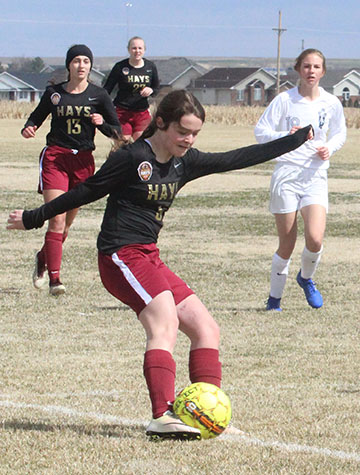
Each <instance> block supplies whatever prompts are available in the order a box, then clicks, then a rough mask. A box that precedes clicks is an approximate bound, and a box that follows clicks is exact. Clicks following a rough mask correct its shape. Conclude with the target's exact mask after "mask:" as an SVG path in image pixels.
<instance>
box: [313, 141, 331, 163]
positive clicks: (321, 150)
mask: <svg viewBox="0 0 360 475" xmlns="http://www.w3.org/2000/svg"><path fill="white" fill-rule="evenodd" d="M316 150H317V153H318V155H319V157H320V158H321V160H324V161H325V160H329V158H330V152H329V149H328V148H327V147H326V146H325V145H324V146H323V147H318V148H317V149H316Z"/></svg>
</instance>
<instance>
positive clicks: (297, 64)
mask: <svg viewBox="0 0 360 475" xmlns="http://www.w3.org/2000/svg"><path fill="white" fill-rule="evenodd" d="M308 54H317V55H318V56H319V57H320V58H321V59H322V62H323V70H324V74H325V73H326V61H325V56H324V55H323V54H322V52H321V51H320V50H318V49H315V48H308V49H304V51H302V52H301V54H299V56H298V57H297V58H296V60H295V65H294V69H295V71H297V72H299V71H300V67H301V63H302V62H303V61H304V58H305V57H306V56H307V55H308Z"/></svg>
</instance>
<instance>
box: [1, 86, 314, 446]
mask: <svg viewBox="0 0 360 475" xmlns="http://www.w3.org/2000/svg"><path fill="white" fill-rule="evenodd" d="M204 120H205V111H204V109H203V107H202V106H201V104H200V103H199V101H198V100H197V99H196V98H195V97H194V96H193V95H191V94H190V93H189V92H187V91H183V90H178V91H173V92H170V93H169V94H168V95H167V96H165V97H164V99H163V100H162V101H161V103H160V105H159V107H158V109H157V111H156V114H155V116H154V118H153V120H152V122H151V124H150V126H149V127H148V128H147V130H146V131H145V132H144V134H143V136H142V137H141V138H140V139H138V140H137V141H136V142H134V143H133V144H131V145H126V146H124V147H122V148H119V149H118V150H117V151H113V152H111V153H110V155H109V158H108V160H107V161H106V162H105V163H104V164H103V166H102V167H101V168H100V170H99V171H98V172H97V173H96V174H95V175H94V176H92V177H90V178H88V179H87V180H86V181H85V182H83V183H80V184H78V185H77V186H76V187H75V188H73V189H72V190H70V191H68V192H67V193H65V194H63V195H62V196H60V197H58V198H57V199H55V200H53V201H51V202H49V203H47V204H45V205H43V206H41V207H40V208H37V209H35V210H32V211H22V210H15V211H13V212H11V213H10V215H9V219H8V229H32V228H37V227H40V226H42V225H43V223H44V221H45V220H47V219H49V218H51V217H52V216H55V215H56V214H59V213H63V212H65V211H66V210H68V209H71V208H73V207H79V206H82V205H84V204H86V203H90V202H92V201H95V200H98V199H99V198H101V197H103V196H105V195H107V194H109V198H108V200H107V206H106V210H105V214H104V218H103V222H102V226H101V231H100V234H99V237H98V241H97V245H98V251H99V254H98V256H99V257H98V264H99V270H100V276H101V279H102V282H103V284H104V286H105V288H106V289H107V290H108V291H109V292H110V293H111V294H112V295H114V296H115V297H116V298H118V299H119V300H120V301H121V302H123V303H125V304H127V305H128V306H130V307H131V308H132V309H133V310H134V312H136V314H137V316H138V319H139V320H140V323H141V324H142V325H143V327H144V329H145V332H146V350H145V355H144V363H143V370H144V376H145V379H146V383H147V387H148V390H149V395H150V399H151V404H152V413H153V419H152V421H151V422H150V425H149V426H148V428H147V431H146V432H147V434H148V435H149V436H150V437H152V438H158V437H160V438H177V439H198V438H200V431H199V430H198V429H196V428H192V427H189V426H187V425H186V424H184V423H183V422H181V421H180V420H179V419H177V418H176V417H175V416H174V414H173V412H172V411H171V409H172V403H173V401H174V399H175V394H174V392H175V361H174V359H173V356H172V353H173V350H174V347H175V343H176V338H177V332H178V330H180V331H182V332H183V333H184V334H185V335H187V337H188V338H189V340H190V352H189V377H190V381H191V383H195V382H200V381H202V382H206V383H211V384H215V385H216V386H218V387H220V385H221V363H220V361H219V328H218V325H217V324H216V322H215V320H214V319H213V317H212V316H211V315H210V313H209V311H208V310H207V308H206V307H205V306H204V305H203V303H202V302H201V301H200V299H199V298H198V297H197V296H196V295H195V294H194V292H193V291H192V290H191V289H190V287H189V286H188V285H187V284H186V283H185V282H184V281H183V280H182V279H181V278H180V277H178V276H177V275H176V274H174V273H173V272H172V271H171V270H170V269H169V268H168V267H167V266H166V265H165V263H164V262H162V260H161V259H160V256H159V250H158V248H157V244H156V243H157V239H158V234H159V232H160V230H161V228H162V226H163V218H164V215H165V213H166V211H167V210H168V209H169V207H170V206H171V204H172V202H173V200H174V198H175V195H176V194H177V192H178V191H179V190H180V189H181V188H182V187H183V186H184V185H185V184H186V183H188V182H190V181H191V180H195V179H196V178H199V177H202V176H205V175H209V174H212V173H220V172H226V171H229V170H235V169H240V168H245V167H249V166H252V165H256V164H258V163H262V162H265V161H267V160H270V159H272V158H274V157H276V156H278V155H282V154H284V153H286V152H289V151H290V150H293V149H295V148H296V147H298V146H300V145H301V144H302V143H304V142H305V141H306V140H307V139H308V138H311V137H312V128H311V126H307V127H305V128H303V129H300V130H298V131H297V132H296V133H294V134H292V135H288V136H286V137H283V138H281V139H279V140H276V141H274V142H270V143H267V144H264V145H252V146H249V147H244V148H240V149H237V150H232V151H229V152H224V153H203V152H200V151H199V150H196V149H194V148H192V146H193V145H194V142H195V140H196V137H197V135H198V133H199V132H200V130H201V128H202V125H203V122H204Z"/></svg>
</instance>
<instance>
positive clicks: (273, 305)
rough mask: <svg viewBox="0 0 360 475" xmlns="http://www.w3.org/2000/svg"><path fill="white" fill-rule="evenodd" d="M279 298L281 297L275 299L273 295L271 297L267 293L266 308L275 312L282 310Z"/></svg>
mask: <svg viewBox="0 0 360 475" xmlns="http://www.w3.org/2000/svg"><path fill="white" fill-rule="evenodd" d="M280 300H281V299H276V298H275V297H271V295H269V298H268V301H267V303H266V310H276V311H277V312H282V308H281V307H280Z"/></svg>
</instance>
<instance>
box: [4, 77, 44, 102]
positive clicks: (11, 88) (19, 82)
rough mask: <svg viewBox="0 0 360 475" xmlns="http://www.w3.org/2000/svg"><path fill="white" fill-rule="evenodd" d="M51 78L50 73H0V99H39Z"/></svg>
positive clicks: (23, 100) (24, 100)
mask: <svg viewBox="0 0 360 475" xmlns="http://www.w3.org/2000/svg"><path fill="white" fill-rule="evenodd" d="M49 79H50V75H49V74H47V73H46V74H40V73H18V72H16V73H10V72H8V71H5V72H3V73H1V74H0V100H7V101H22V102H34V101H38V100H39V99H40V97H41V95H42V93H43V92H44V90H45V88H46V85H47V83H48V81H49Z"/></svg>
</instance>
